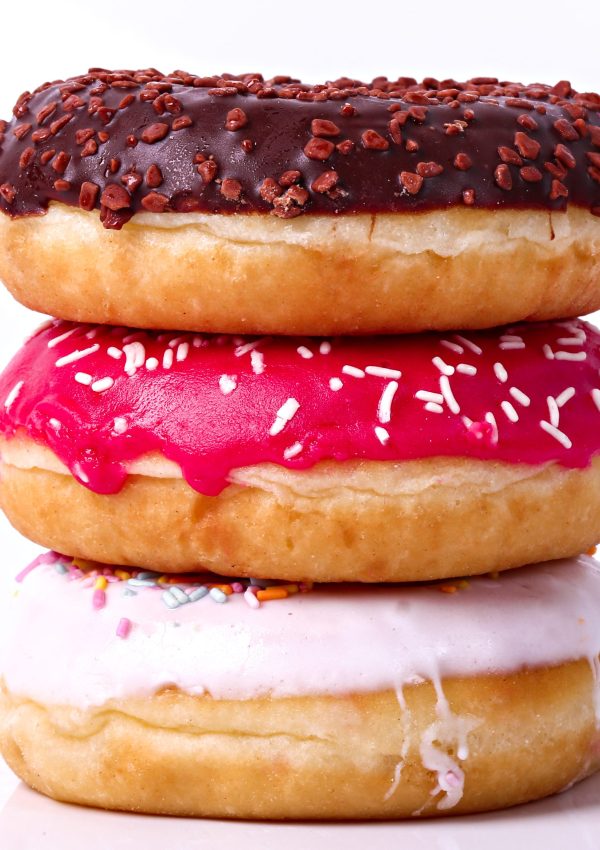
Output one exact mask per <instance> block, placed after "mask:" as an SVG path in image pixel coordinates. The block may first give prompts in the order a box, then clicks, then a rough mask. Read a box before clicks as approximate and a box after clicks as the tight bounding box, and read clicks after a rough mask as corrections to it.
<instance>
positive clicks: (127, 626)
mask: <svg viewBox="0 0 600 850" xmlns="http://www.w3.org/2000/svg"><path fill="white" fill-rule="evenodd" d="M132 625H133V623H132V622H131V620H129V619H128V618H127V617H122V618H121V619H120V620H119V625H118V626H117V637H118V638H123V640H125V638H128V637H129V633H130V631H131V627H132Z"/></svg>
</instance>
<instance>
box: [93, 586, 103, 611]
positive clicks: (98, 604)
mask: <svg viewBox="0 0 600 850" xmlns="http://www.w3.org/2000/svg"><path fill="white" fill-rule="evenodd" d="M105 605H106V593H105V592H104V590H101V589H100V588H98V589H97V590H94V595H93V596H92V606H93V608H94V609H95V610H96V611H99V610H100V609H101V608H104V606H105Z"/></svg>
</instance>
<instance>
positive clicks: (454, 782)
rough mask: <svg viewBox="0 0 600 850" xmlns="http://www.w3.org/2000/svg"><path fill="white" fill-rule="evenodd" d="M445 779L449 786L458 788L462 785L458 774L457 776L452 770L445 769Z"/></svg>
mask: <svg viewBox="0 0 600 850" xmlns="http://www.w3.org/2000/svg"><path fill="white" fill-rule="evenodd" d="M445 779H446V783H447V785H448V787H449V788H459V787H460V786H461V785H462V781H461V778H460V776H457V775H456V773H455V772H454V771H453V770H449V771H447V773H446V776H445Z"/></svg>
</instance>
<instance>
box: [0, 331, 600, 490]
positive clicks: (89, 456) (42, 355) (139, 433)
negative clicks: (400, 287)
mask: <svg viewBox="0 0 600 850" xmlns="http://www.w3.org/2000/svg"><path fill="white" fill-rule="evenodd" d="M450 336H451V337H452V338H450ZM599 340H600V337H599V335H598V332H597V331H596V330H595V329H594V328H593V327H591V326H590V325H588V324H586V323H585V322H581V321H568V322H553V323H540V324H529V325H521V326H518V327H512V328H508V329H507V328H500V329H493V330H489V331H479V332H472V333H470V334H469V336H468V337H465V336H459V335H447V334H446V335H441V334H438V335H436V334H421V335H418V336H403V337H373V338H358V339H351V338H346V339H334V340H331V341H329V340H324V341H320V340H315V339H302V340H299V339H291V338H290V339H287V338H278V339H275V338H273V339H268V338H263V339H254V338H252V339H250V338H241V337H229V336H199V335H192V334H180V335H178V336H172V335H171V334H166V333H156V332H151V331H135V330H129V329H123V328H110V327H103V326H98V327H92V326H89V325H73V324H70V323H66V322H61V321H54V322H53V323H51V324H50V325H49V326H46V327H44V328H43V329H41V330H40V331H39V332H38V333H37V334H36V335H35V336H34V337H33V338H32V339H31V340H29V342H27V343H26V345H25V346H24V347H23V348H22V349H21V351H20V352H18V354H17V355H16V356H15V357H14V359H13V360H12V362H11V363H10V365H9V366H8V367H7V369H6V370H5V371H4V373H3V374H2V376H0V434H1V435H3V436H4V437H5V438H9V439H10V438H11V437H13V436H15V435H16V434H18V433H19V432H20V431H24V432H25V433H26V434H27V435H28V436H29V437H30V438H32V439H33V440H35V441H37V442H38V443H40V444H42V445H45V446H48V447H49V448H50V449H51V450H52V451H53V452H54V453H55V454H56V455H57V456H58V458H59V459H60V460H61V461H62V462H63V463H64V464H65V465H66V466H67V467H68V468H69V470H70V471H71V473H72V474H73V475H74V476H75V477H76V478H77V479H78V480H79V481H80V482H81V483H82V484H83V485H85V486H86V487H89V488H90V489H92V490H94V491H96V492H98V493H114V492H117V491H118V490H119V489H120V488H121V487H122V485H123V483H124V481H125V478H126V476H127V468H128V464H130V463H131V462H132V461H134V460H136V459H138V458H141V457H143V456H145V455H147V454H149V453H152V452H159V453H162V455H163V456H164V457H166V458H168V459H169V460H172V461H174V462H175V463H177V464H178V466H179V467H180V468H181V470H182V472H183V475H184V477H185V479H186V480H187V481H188V483H189V484H190V485H191V486H192V487H193V488H194V489H196V490H197V491H199V492H201V493H203V494H205V495H216V494H218V493H219V492H221V491H222V490H223V488H224V487H225V486H227V483H228V481H229V480H230V476H231V473H232V471H233V470H236V469H240V468H243V467H248V466H252V465H254V464H259V463H266V462H271V463H275V464H279V465H280V466H284V467H287V468H289V469H294V470H303V469H308V468H310V467H312V466H313V465H314V464H316V463H318V462H319V461H323V460H328V459H329V460H337V461H345V460H350V459H369V460H383V461H400V460H410V459H415V458H426V457H436V456H455V457H472V458H479V459H483V460H493V461H505V462H509V463H526V464H532V465H534V464H544V463H548V462H558V463H560V464H563V465H564V466H566V467H571V468H574V467H584V466H586V465H587V464H589V462H590V460H591V459H592V457H593V456H594V455H595V454H596V453H597V452H598V450H599V449H600V428H599V427H598V425H599V424H600V378H599V377H598V372H599V368H600V345H599ZM308 354H310V355H311V356H307V355H308Z"/></svg>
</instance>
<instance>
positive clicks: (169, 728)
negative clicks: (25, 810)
mask: <svg viewBox="0 0 600 850" xmlns="http://www.w3.org/2000/svg"><path fill="white" fill-rule="evenodd" d="M18 578H19V582H20V584H19V585H18V588H19V591H18V594H17V598H16V599H15V600H14V601H12V602H11V605H10V607H9V610H8V611H7V612H6V616H5V619H4V622H3V641H2V644H1V646H0V750H1V752H2V754H3V755H4V757H5V758H6V759H7V761H8V763H9V764H10V766H11V767H12V768H13V769H14V770H15V771H16V772H17V773H18V775H19V776H20V777H22V778H23V779H24V780H25V781H26V782H28V783H29V784H30V785H32V786H33V787H34V788H36V789H38V790H39V791H42V792H43V793H45V794H48V795H50V796H51V797H55V798H57V799H59V800H67V801H71V802H76V803H83V804H87V805H96V806H102V807H104V808H117V809H128V810H134V811H144V812H156V813H169V814H179V815H203V816H216V817H245V818H248V817H249V818H278V819H279V818H336V819H345V818H394V817H404V816H410V815H423V816H429V815H441V814H444V813H448V812H450V813H458V812H469V811H481V810H484V809H490V808H502V807H504V806H508V805H512V804H514V803H518V802H524V801H526V800H531V799H535V798H536V797H540V796H544V795H546V794H550V793H553V792H555V791H559V790H561V789H562V788H564V787H565V786H567V785H569V784H572V783H573V782H575V781H577V780H578V779H581V778H583V777H584V776H586V775H588V774H589V773H591V772H592V771H593V770H595V769H597V768H598V767H600V733H599V729H600V690H599V689H600V663H599V659H598V654H599V652H600V570H599V568H598V565H597V563H596V562H594V561H593V560H592V559H591V558H586V557H585V556H583V557H580V558H577V559H573V560H570V561H564V562H560V563H556V564H541V565H539V566H537V567H535V568H524V569H521V570H515V571H513V572H511V573H506V574H503V575H501V576H499V577H498V578H497V579H491V578H489V577H483V578H475V579H471V580H460V581H458V582H453V583H452V584H442V585H433V586H432V585H429V586H427V585H425V586H418V587H407V586H397V587H389V586H372V585H371V586H365V585H354V584H350V585H341V586H340V585H315V586H314V587H313V588H312V589H310V588H308V587H298V586H297V585H289V584H288V585H287V586H284V587H282V586H281V585H276V586H275V587H269V588H267V589H261V584H273V582H266V583H265V582H259V583H256V582H251V583H249V582H247V581H245V580H235V581H229V580H227V579H222V578H217V577H215V576H207V575H202V576H200V575H190V576H188V577H187V578H186V577H183V576H179V577H176V578H175V579H173V577H172V576H171V577H169V576H165V575H162V576H160V575H158V574H156V573H149V572H141V571H139V570H137V569H134V570H122V569H116V570H112V569H105V568H103V567H101V566H98V565H90V564H82V563H81V562H78V561H75V562H74V561H73V560H72V559H71V558H66V557H63V556H60V555H55V554H47V555H45V556H42V558H41V559H40V561H38V563H37V565H36V564H34V565H33V566H32V567H30V568H28V569H26V570H25V571H24V572H23V573H21V575H20V576H19V577H18ZM215 583H218V584H219V586H218V587H215V586H214V585H215ZM211 585H212V586H211ZM306 591H308V592H306ZM277 592H278V593H277ZM278 595H279V597H280V598H277V596H278ZM269 597H271V598H270V599H269ZM281 597H282V598H281Z"/></svg>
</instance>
